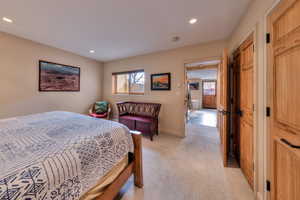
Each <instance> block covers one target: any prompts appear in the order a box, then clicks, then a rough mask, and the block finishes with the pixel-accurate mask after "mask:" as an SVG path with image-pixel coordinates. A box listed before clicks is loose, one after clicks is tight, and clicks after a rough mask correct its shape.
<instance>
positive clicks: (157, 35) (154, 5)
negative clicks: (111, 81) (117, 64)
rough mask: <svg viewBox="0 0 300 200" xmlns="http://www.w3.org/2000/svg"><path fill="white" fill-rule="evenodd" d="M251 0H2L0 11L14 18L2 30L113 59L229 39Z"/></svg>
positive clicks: (48, 43)
mask: <svg viewBox="0 0 300 200" xmlns="http://www.w3.org/2000/svg"><path fill="white" fill-rule="evenodd" d="M250 1H251V0H222V1H220V0H86V1H84V0H2V1H1V6H0V13H1V16H0V17H1V18H2V17H4V16H6V17H8V18H11V19H13V20H14V23H13V24H8V23H5V22H3V21H2V20H1V22H0V31H4V32H8V33H12V34H14V35H17V36H21V37H24V38H27V39H30V40H33V41H37V42H40V43H43V44H47V45H50V46H54V47H57V48H61V49H64V50H68V51H71V52H74V53H77V54H80V55H83V56H87V57H90V58H94V59H97V60H101V61H109V60H113V59H119V58H124V57H129V56H134V55H140V54H145V53H150V52H155V51H160V50H165V49H171V48H176V47H181V46H185V45H191V44H197V43H201V42H208V41H213V40H219V39H225V38H227V37H229V36H230V34H231V32H232V31H233V29H234V28H235V27H236V25H237V23H238V22H239V20H240V17H241V16H242V13H244V12H245V10H246V8H247V5H248V3H249V2H250ZM192 17H195V18H197V19H198V23H196V24H194V25H190V24H188V20H189V19H190V18H192ZM174 36H179V37H180V38H181V40H180V41H178V42H172V41H171V38H172V37H174ZM91 49H93V50H95V51H96V52H95V53H94V54H90V53H89V50H91Z"/></svg>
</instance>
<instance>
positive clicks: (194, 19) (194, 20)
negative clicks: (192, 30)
mask: <svg viewBox="0 0 300 200" xmlns="http://www.w3.org/2000/svg"><path fill="white" fill-rule="evenodd" d="M197 21H198V20H197V19H196V18H192V19H190V21H189V23H190V24H195V23H196V22H197Z"/></svg>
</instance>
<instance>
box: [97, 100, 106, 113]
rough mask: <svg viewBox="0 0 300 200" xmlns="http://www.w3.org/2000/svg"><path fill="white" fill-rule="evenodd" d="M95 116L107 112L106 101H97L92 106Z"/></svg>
mask: <svg viewBox="0 0 300 200" xmlns="http://www.w3.org/2000/svg"><path fill="white" fill-rule="evenodd" d="M94 109H95V113H96V114H102V113H106V112H107V110H108V102H107V101H98V102H96V103H95V106H94Z"/></svg>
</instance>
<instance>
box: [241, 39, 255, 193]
mask: <svg viewBox="0 0 300 200" xmlns="http://www.w3.org/2000/svg"><path fill="white" fill-rule="evenodd" d="M240 49H241V65H240V110H241V116H240V165H241V169H242V171H243V173H244V175H245V177H246V178H247V181H248V182H249V184H250V186H251V187H252V189H253V175H254V161H253V64H254V59H253V58H254V46H253V36H252V35H251V36H250V37H249V38H248V39H247V40H246V41H245V42H244V43H243V44H242V45H241V48H240Z"/></svg>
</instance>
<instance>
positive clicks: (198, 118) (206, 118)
mask: <svg viewBox="0 0 300 200" xmlns="http://www.w3.org/2000/svg"><path fill="white" fill-rule="evenodd" d="M189 119H190V121H189V122H190V123H192V124H199V125H203V126H210V127H216V126H217V110H215V109H201V110H193V111H190V112H189Z"/></svg>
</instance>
